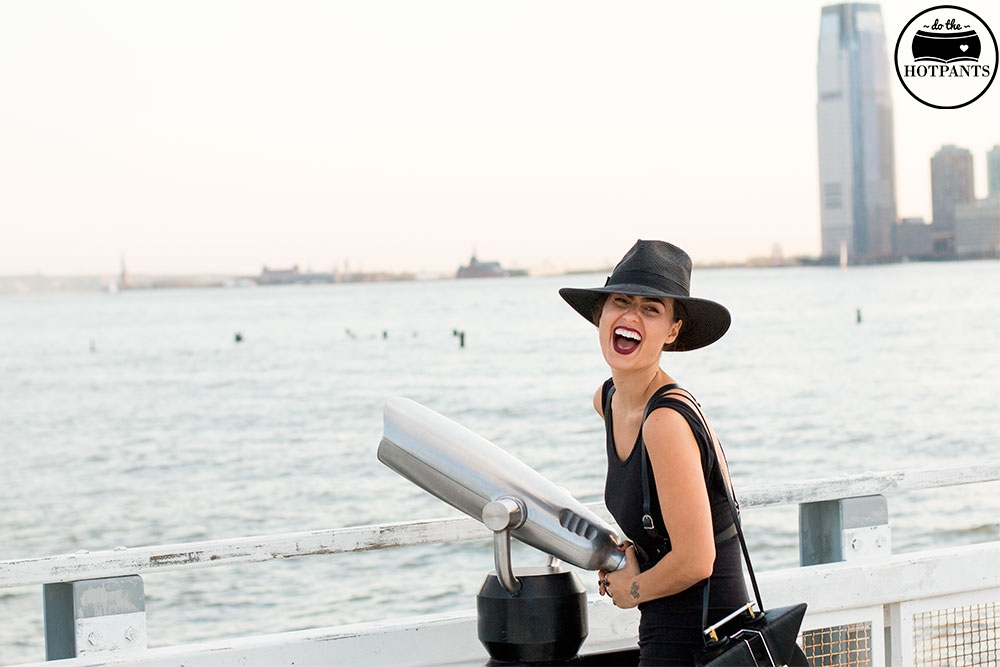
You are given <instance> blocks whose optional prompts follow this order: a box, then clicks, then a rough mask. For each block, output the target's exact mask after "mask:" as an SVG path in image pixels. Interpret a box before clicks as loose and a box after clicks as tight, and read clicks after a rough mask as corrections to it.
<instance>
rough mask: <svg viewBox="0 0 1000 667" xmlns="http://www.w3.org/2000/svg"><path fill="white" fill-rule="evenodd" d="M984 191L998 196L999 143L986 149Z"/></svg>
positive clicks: (989, 194)
mask: <svg viewBox="0 0 1000 667" xmlns="http://www.w3.org/2000/svg"><path fill="white" fill-rule="evenodd" d="M986 193H987V194H986V196H988V197H1000V144H997V145H996V146H994V147H993V148H991V149H990V150H988V151H986Z"/></svg>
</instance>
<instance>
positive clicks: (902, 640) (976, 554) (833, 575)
mask: <svg viewBox="0 0 1000 667" xmlns="http://www.w3.org/2000/svg"><path fill="white" fill-rule="evenodd" d="M998 480H1000V461H993V462H986V463H982V464H979V465H976V466H955V467H948V468H938V469H925V470H910V471H894V472H882V473H866V474H862V475H854V476H850V477H843V478H837V479H826V480H810V481H804V482H798V483H790V484H778V485H769V486H767V487H758V488H750V489H746V490H743V491H742V492H741V493H740V500H741V505H742V506H743V507H744V508H745V509H746V508H754V507H768V506H776V505H786V504H805V503H820V502H827V501H839V500H842V499H848V498H857V497H859V496H877V495H880V494H889V493H896V492H906V491H916V490H922V489H933V488H941V487H948V486H955V485H960V484H971V483H978V482H989V481H998ZM588 507H589V508H590V509H592V510H595V511H596V512H597V513H598V514H601V515H602V516H605V517H608V515H607V512H606V510H605V509H604V507H603V505H602V504H600V503H594V504H590V505H588ZM491 535H492V533H491V532H490V531H489V530H487V529H486V528H485V527H484V526H483V525H482V524H481V523H479V522H478V521H476V520H474V519H471V518H458V519H451V518H449V519H432V520H426V521H413V522H405V523H393V524H382V525H376V526H359V527H351V528H338V529H331V530H323V531H310V532H298V533H288V534H282V535H268V536H261V537H243V538H237V539H229V540H214V541H204V542H191V543H184V544H174V545H159V546H150V547H140V548H128V549H126V548H120V549H115V550H110V551H97V552H79V553H76V554H65V555H58V556H46V557H42V558H29V559H18V560H8V561H0V589H4V588H11V587H18V586H29V585H40V584H41V585H47V584H59V583H65V582H81V581H84V580H94V579H109V578H115V577H128V576H136V575H140V576H141V575H144V574H147V573H150V572H161V571H167V570H180V569H189V568H202V567H219V566H224V565H231V564H236V563H251V562H266V561H270V560H278V559H287V558H295V557H301V556H315V555H328V554H344V553H351V552H356V551H366V550H372V549H385V548H393V547H400V546H411V545H420V544H433V543H441V542H454V541H462V540H474V539H481V538H489V537H491ZM861 555H862V556H870V555H871V554H865V553H863V554H861ZM996 563H1000V542H990V543H987V544H980V545H970V546H965V547H955V548H950V549H941V550H935V551H927V552H920V553H917V554H900V555H891V556H890V555H888V553H885V554H881V555H879V556H878V557H875V558H870V557H865V558H862V559H861V560H859V561H856V562H855V561H851V562H840V563H831V564H826V565H815V566H810V567H800V568H791V569H785V570H778V571H770V572H761V573H758V574H759V579H760V583H761V589H762V593H763V596H764V599H765V602H766V603H767V604H768V605H769V606H781V605H782V604H785V603H791V602H798V601H802V600H806V601H808V603H809V613H808V615H807V617H806V621H805V623H804V625H803V630H804V635H803V639H804V643H809V642H813V641H814V639H813V638H812V637H813V633H815V636H816V637H820V639H815V641H816V642H819V643H823V642H829V643H831V645H832V646H833V647H834V648H832V649H830V650H831V651H835V650H840V651H841V653H843V651H844V650H845V649H844V647H845V646H847V645H848V644H849V642H853V641H854V640H855V639H856V638H859V637H860V638H861V640H863V642H867V644H865V645H864V646H863V647H862V648H861V649H859V650H858V651H856V654H857V656H861V657H860V658H858V659H857V660H856V661H855V660H854V658H853V657H852V658H850V659H844V658H843V656H842V657H841V659H840V661H839V662H838V663H837V664H861V665H872V664H876V665H881V664H893V665H911V664H974V663H973V662H970V661H969V660H966V659H960V660H959V659H956V658H955V656H956V655H957V654H956V651H961V650H971V651H974V652H976V653H974V655H976V656H977V658H976V659H981V658H983V655H984V654H983V653H981V651H984V650H986V651H988V650H989V649H988V648H987V649H982V648H980V646H979V644H976V645H975V646H973V647H972V648H971V649H969V648H968V647H966V648H962V647H959V648H954V647H953V646H951V645H950V644H949V643H948V641H949V639H948V638H949V637H950V636H951V635H950V634H949V631H948V630H947V628H945V629H944V630H942V629H940V628H939V627H938V626H934V628H932V629H928V627H930V625H929V624H930V621H927V614H932V615H933V614H936V613H938V611H940V610H944V613H946V618H947V619H949V620H948V621H947V623H951V624H955V623H963V622H965V621H964V620H963V619H970V618H974V620H973V621H970V622H971V623H974V625H975V626H976V628H977V632H980V634H982V633H983V632H986V633H987V635H984V636H985V637H986V639H985V640H984V641H986V644H984V645H985V646H987V647H988V646H989V641H990V636H989V635H988V633H989V632H993V633H994V634H993V635H992V637H993V640H992V641H993V644H992V645H993V647H994V649H993V650H994V652H993V654H991V655H992V656H993V658H992V660H993V661H994V663H995V662H996V659H997V655H996V645H997V642H996V632H997V625H998V623H997V617H998V616H1000V568H998V567H996ZM970 605H972V607H970ZM976 605H979V606H976ZM983 605H985V606H983ZM990 605H992V606H990ZM969 609H972V611H969ZM956 610H957V611H956ZM982 610H985V611H982ZM947 614H950V615H947ZM976 614H979V616H976ZM590 616H591V623H590V625H591V636H590V637H589V638H588V640H587V644H586V645H585V648H588V647H589V649H590V650H611V649H621V648H627V647H629V646H632V645H634V641H635V633H636V622H637V614H636V613H634V610H632V613H625V612H621V611H620V610H617V609H615V608H613V607H611V606H610V605H609V604H608V603H607V601H606V600H605V599H603V598H601V599H597V598H595V599H593V600H591V602H590ZM956 619H958V620H956ZM983 628H986V630H982V629H983ZM991 628H992V629H991ZM414 629H419V630H420V631H421V632H420V633H415V632H414ZM475 635H476V632H475V618H474V615H471V616H470V615H469V613H456V614H449V615H438V616H435V617H424V618H422V619H410V620H408V621H404V622H400V621H396V622H392V621H389V622H385V621H383V622H376V623H369V624H361V625H357V626H344V627H340V628H321V629H316V630H314V631H302V632H294V633H282V634H280V635H271V636H259V637H250V638H245V639H238V640H229V641H223V642H214V643H207V644H202V645H189V646H178V647H165V648H159V649H146V648H145V642H144V641H143V642H142V646H141V647H139V649H140V650H138V651H134V652H131V653H115V652H103V653H102V652H98V653H96V654H94V655H90V656H88V655H82V654H81V657H77V658H73V659H70V660H67V661H65V662H64V663H60V664H62V665H66V666H67V667H70V666H73V667H82V666H83V665H92V664H105V663H113V662H116V661H127V663H128V664H130V665H144V666H146V665H148V666H150V667H151V666H153V665H179V664H185V665H189V666H191V667H194V666H197V665H214V664H218V663H219V660H220V659H221V656H223V655H226V656H227V658H226V660H225V662H226V664H250V665H258V664H260V665H262V664H271V663H273V662H274V661H275V656H276V655H280V656H282V658H281V662H283V663H285V664H287V663H289V662H294V663H295V664H297V665H309V664H316V665H320V664H330V663H331V661H333V662H337V663H338V664H358V665H360V664H413V665H416V664H456V665H457V664H470V665H471V664H479V665H481V664H484V662H485V660H486V656H485V653H484V652H483V650H482V647H481V646H479V645H478V642H477V641H476V639H475ZM918 635H919V637H918ZM828 636H829V637H832V639H829V638H828ZM978 636H979V635H977V637H978ZM886 637H888V640H887V639H886ZM927 637H930V638H929V639H928V638H927ZM918 639H919V641H918ZM977 641H978V639H977ZM413 642H418V643H419V645H418V646H415V645H414V643H413ZM920 642H924V643H923V644H921V643H920ZM815 645H818V644H814V646H815ZM928 647H929V648H928ZM823 650H826V649H823ZM331 651H332V652H333V653H331ZM851 655H852V656H853V655H854V653H852V654H851ZM366 656H367V657H366ZM990 660H991V658H989V657H988V656H987V657H986V658H985V661H986V662H989V661H990Z"/></svg>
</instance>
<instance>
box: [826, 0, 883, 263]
mask: <svg viewBox="0 0 1000 667" xmlns="http://www.w3.org/2000/svg"><path fill="white" fill-rule="evenodd" d="M890 67H891V65H890V62H889V54H888V52H887V51H886V43H885V30H884V28H883V26H882V10H881V9H880V8H879V6H878V5H877V4H856V3H848V4H839V5H830V6H828V7H823V10H822V15H821V17H820V31H819V58H818V60H817V66H816V75H817V82H818V96H819V99H818V101H817V103H816V117H817V125H818V137H819V181H820V228H821V231H822V253H823V255H824V256H838V255H839V254H840V253H841V248H842V247H844V248H846V250H847V252H848V255H849V256H850V257H852V258H860V259H862V260H864V259H877V258H880V257H886V256H888V255H891V254H892V227H893V225H894V224H895V222H896V176H895V172H896V157H895V148H894V144H893V128H892V99H891V98H890V96H889V91H890V79H889V77H890Z"/></svg>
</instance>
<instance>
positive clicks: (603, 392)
mask: <svg viewBox="0 0 1000 667" xmlns="http://www.w3.org/2000/svg"><path fill="white" fill-rule="evenodd" d="M614 388H615V383H614V381H613V380H612V379H611V378H608V379H607V380H605V381H604V382H603V383H602V384H601V386H599V387H598V388H597V389H596V390H595V391H594V410H595V411H597V414H599V415H600V416H601V418H603V417H604V405H605V403H607V401H608V396H609V395H610V394H611V392H613V391H614Z"/></svg>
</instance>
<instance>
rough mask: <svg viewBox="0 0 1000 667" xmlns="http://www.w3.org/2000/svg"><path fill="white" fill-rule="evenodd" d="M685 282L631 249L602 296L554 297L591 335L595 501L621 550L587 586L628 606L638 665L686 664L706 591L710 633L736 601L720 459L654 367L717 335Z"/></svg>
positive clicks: (649, 247)
mask: <svg viewBox="0 0 1000 667" xmlns="http://www.w3.org/2000/svg"><path fill="white" fill-rule="evenodd" d="M690 277H691V258H690V257H688V255H687V253H685V252H684V251H683V250H681V249H680V248H678V247H676V246H674V245H671V244H669V243H666V242H663V241H638V242H637V243H636V244H635V245H634V246H633V247H632V249H631V250H629V251H628V253H627V254H626V255H625V257H624V258H622V260H621V262H619V263H618V265H617V266H616V267H615V269H614V271H613V272H612V274H611V276H610V277H609V278H608V280H607V283H606V284H605V285H604V287H598V288H594V289H577V288H563V289H561V290H559V294H560V295H561V296H562V297H563V298H564V299H565V300H566V301H567V302H568V303H569V304H570V305H571V306H572V307H573V308H574V309H575V310H576V311H577V312H578V313H580V314H581V315H583V316H584V317H585V318H586V319H587V320H588V321H590V322H591V323H593V324H595V325H597V328H598V335H599V338H600V343H601V351H602V353H603V354H604V359H605V361H606V362H607V364H608V366H609V367H610V368H611V378H610V379H608V380H607V381H606V382H605V383H604V384H603V386H601V387H599V388H598V389H597V391H596V392H595V394H594V408H595V409H596V410H597V412H598V414H600V415H601V416H602V417H603V418H604V422H605V426H606V430H607V453H608V472H607V478H606V481H605V487H604V499H605V503H606V504H607V507H608V510H609V511H610V512H611V514H612V516H614V518H615V520H616V521H617V523H618V525H619V527H620V528H621V529H622V531H623V532H624V533H625V535H626V536H627V537H628V538H629V540H631V544H630V545H629V546H628V547H627V548H626V565H625V567H623V568H622V569H620V570H618V571H617V572H604V571H602V572H600V573H599V585H600V592H601V594H602V595H609V596H610V597H611V599H612V601H613V602H614V604H615V605H616V606H618V607H621V608H623V609H624V608H629V607H635V606H638V607H639V611H640V621H639V654H640V657H639V660H640V665H691V664H692V660H693V655H694V652H695V651H696V650H697V649H699V648H701V646H702V640H701V630H702V627H703V625H702V612H703V606H704V601H705V597H706V590H707V596H708V619H709V622H710V623H712V622H715V621H716V620H718V619H720V618H723V617H724V616H726V615H727V614H729V613H730V612H732V611H733V610H734V609H736V608H737V607H739V606H741V605H743V604H745V603H746V601H747V599H748V598H747V592H746V588H745V586H744V583H743V581H744V580H743V570H742V561H741V558H740V546H739V540H738V539H737V537H736V529H735V526H734V525H733V518H732V512H731V510H730V505H729V500H728V495H727V484H728V479H729V473H728V470H727V468H726V463H725V458H724V456H723V454H722V451H721V449H719V448H718V447H717V445H716V444H715V439H714V438H713V436H712V434H711V427H710V426H709V425H708V423H707V422H706V421H705V420H704V418H703V416H702V415H701V410H700V408H699V407H698V404H697V403H696V402H695V400H694V398H693V397H692V396H691V394H689V393H688V392H687V391H686V390H684V389H682V388H680V387H679V386H678V384H677V382H676V381H675V380H674V378H673V377H671V376H670V375H669V374H668V373H667V372H666V371H665V370H663V368H661V366H660V357H661V354H662V352H663V351H664V350H670V351H684V350H694V349H696V348H700V347H704V346H706V345H709V344H711V343H713V342H715V341H716V340H718V339H719V338H721V337H722V335H723V334H725V332H726V330H727V329H728V328H729V323H730V317H729V311H728V310H726V308H725V307H723V306H721V305H719V304H717V303H715V302H713V301H708V300H706V299H698V298H694V297H691V296H690ZM644 484H645V487H646V488H645V489H644ZM644 524H645V525H644ZM706 587H707V588H706Z"/></svg>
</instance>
